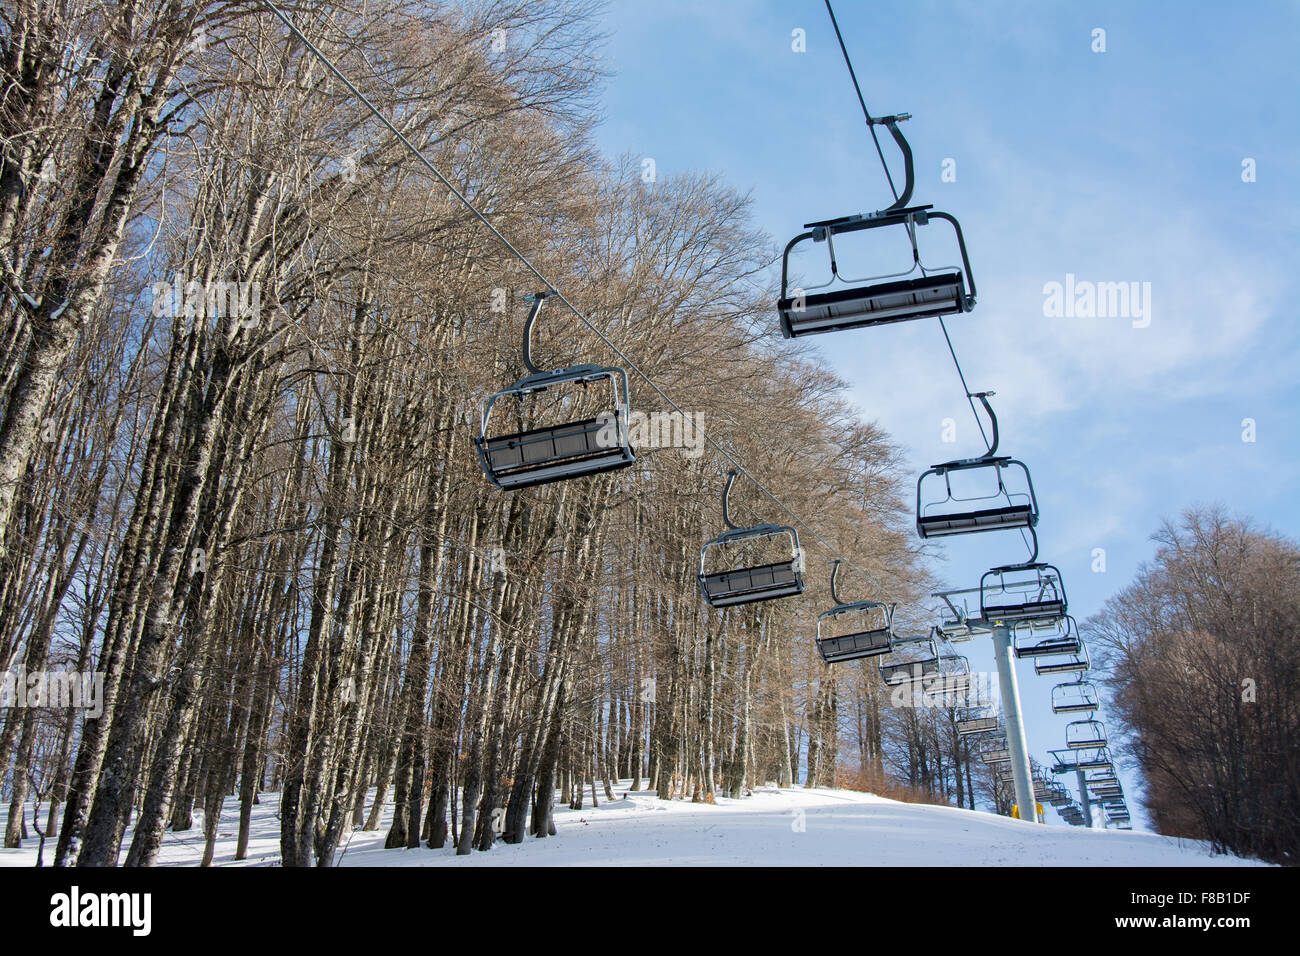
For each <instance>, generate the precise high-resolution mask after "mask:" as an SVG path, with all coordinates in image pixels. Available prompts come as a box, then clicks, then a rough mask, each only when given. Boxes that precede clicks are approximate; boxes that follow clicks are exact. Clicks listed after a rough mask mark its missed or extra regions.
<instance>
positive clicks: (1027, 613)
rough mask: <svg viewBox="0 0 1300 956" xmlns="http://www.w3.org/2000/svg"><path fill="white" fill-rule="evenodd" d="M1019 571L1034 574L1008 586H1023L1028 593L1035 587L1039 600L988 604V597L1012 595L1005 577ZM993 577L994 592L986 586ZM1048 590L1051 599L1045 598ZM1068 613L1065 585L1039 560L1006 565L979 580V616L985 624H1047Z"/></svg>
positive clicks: (1059, 573) (1057, 572)
mask: <svg viewBox="0 0 1300 956" xmlns="http://www.w3.org/2000/svg"><path fill="white" fill-rule="evenodd" d="M1021 571H1032V572H1034V580H1033V581H1014V582H1011V583H1010V587H1011V588H1015V587H1023V588H1024V589H1025V590H1026V591H1027V592H1030V591H1032V590H1033V589H1034V587H1037V588H1038V598H1037V599H1035V600H1030V601H1020V602H1019V603H1015V604H991V603H990V602H989V597H990V595H991V594H997V593H1001V594H1007V593H1014V591H1009V585H1008V582H1007V575H1008V574H1015V573H1017V572H1021ZM994 578H996V579H997V581H998V582H999V585H1000V587H998V588H997V589H994V588H991V587H990V585H989V581H990V580H991V579H994ZM1048 591H1051V592H1053V593H1052V596H1051V597H1050V598H1049V597H1047V596H1046V592H1048ZM1068 610H1069V604H1068V603H1067V600H1066V595H1065V584H1064V583H1063V582H1062V581H1061V572H1060V571H1059V570H1058V569H1057V568H1056V567H1055V566H1053V565H1051V564H1044V563H1042V562H1040V561H1032V562H1027V563H1024V564H1007V565H1003V566H1002V567H997V568H993V569H992V570H989V571H985V572H984V574H983V575H982V576H981V577H980V616H981V617H982V618H984V619H985V620H986V621H1003V622H1005V623H1008V624H1013V623H1015V622H1018V621H1035V620H1037V621H1047V620H1053V619H1056V618H1062V617H1065V615H1066V612H1067V611H1068Z"/></svg>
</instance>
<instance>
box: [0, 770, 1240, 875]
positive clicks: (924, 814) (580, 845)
mask: <svg viewBox="0 0 1300 956" xmlns="http://www.w3.org/2000/svg"><path fill="white" fill-rule="evenodd" d="M598 793H599V796H600V805H599V807H595V808H593V807H592V806H591V804H590V791H588V794H587V801H586V805H585V806H584V808H583V809H582V810H570V809H568V808H567V807H566V806H563V805H560V806H557V808H556V813H555V817H556V820H555V823H556V829H557V831H558V832H557V835H556V836H554V837H548V838H546V839H544V840H537V839H534V838H532V837H529V838H528V839H527V840H526V841H525V842H524V843H523V844H521V845H518V846H509V845H506V844H504V843H500V842H498V843H497V844H496V846H494V847H493V848H492V849H491V850H490V851H488V852H487V853H481V852H479V851H478V850H475V851H473V852H472V853H471V854H470V855H469V856H463V857H458V856H456V855H455V851H454V850H452V849H442V850H430V849H428V848H426V847H420V848H419V849H414V850H405V849H399V850H385V849H384V836H385V833H386V832H387V828H388V821H389V820H390V819H391V816H392V806H391V803H390V805H389V806H388V808H387V811H386V813H385V814H384V822H383V825H382V826H381V827H380V828H379V829H378V830H374V831H371V832H364V831H360V830H358V831H355V832H354V833H352V834H351V839H350V841H348V840H347V838H346V837H345V844H344V847H340V849H341V850H342V851H343V855H342V860H341V865H342V866H787V865H792V866H793V865H797V866H809V865H813V866H817V865H821V866H951V865H969V866H1120V867H1131V866H1197V867H1199V866H1243V865H1245V866H1250V865H1259V864H1258V863H1256V862H1255V861H1250V860H1242V859H1239V858H1237V857H1232V856H1214V855H1211V853H1210V850H1209V847H1208V845H1207V844H1205V843H1201V842H1198V841H1192V840H1178V839H1175V838H1172V837H1163V836H1159V835H1156V834H1152V833H1143V832H1139V831H1120V830H1109V831H1105V830H1084V829H1082V828H1075V827H1067V826H1063V825H1051V824H1048V825H1043V824H1032V823H1023V822H1021V821H1019V820H1012V819H1009V818H1006V817H998V816H994V815H993V814H990V813H983V812H979V811H973V810H958V809H955V808H952V807H933V806H924V805H919V804H909V803H899V802H897V801H894V800H888V799H885V798H883V797H877V796H873V795H871V794H866V793H857V792H854V791H848V790H831V789H824V788H817V789H803V788H787V789H778V788H776V787H768V788H762V789H758V790H756V791H755V792H754V793H753V795H752V796H749V797H746V798H744V799H738V800H728V799H723V798H720V799H719V800H718V802H717V804H716V805H709V804H701V803H689V802H686V801H664V800H660V799H658V798H657V797H656V796H655V795H654V794H653V793H645V792H637V793H630V792H628V790H627V782H626V781H624V782H623V784H622V785H621V786H620V787H618V788H617V789H616V790H615V794H616V796H617V798H618V799H615V800H614V801H612V802H607V801H606V800H605V798H604V793H603V791H598ZM261 800H262V802H261V804H260V805H259V806H257V807H254V808H253V820H252V828H251V839H250V842H249V855H248V859H247V860H244V861H242V862H238V863H237V862H235V860H234V854H235V843H236V838H237V835H238V829H239V827H238V820H239V805H238V802H237V801H236V800H235V799H234V798H230V799H228V800H227V801H226V805H225V808H224V810H223V812H222V818H221V826H220V830H219V837H218V840H217V847H216V857H215V861H214V865H216V866H277V865H279V839H280V838H279V821H278V819H277V811H278V802H279V801H278V795H277V794H263V795H262V797H261ZM29 818H30V809H29ZM201 820H202V816H201V812H200V811H198V810H197V809H196V811H195V826H194V828H193V829H192V830H190V831H188V832H186V833H171V832H169V833H168V834H167V837H166V841H165V843H164V845H163V850H162V853H161V856H160V860H159V862H160V863H161V864H162V865H171V866H186V865H190V866H193V865H196V864H197V863H198V862H199V860H200V859H201V858H202V855H203V830H202V826H201ZM36 842H37V841H36V840H34V839H33V840H29V841H27V843H26V845H25V846H24V847H23V848H22V849H18V850H3V849H0V866H32V865H33V864H34V863H35V860H36ZM129 842H130V831H128V833H127V838H126V841H125V842H124V843H123V847H124V849H123V858H125V847H126V846H127V845H129ZM52 854H53V844H52V841H51V842H50V843H48V844H47V845H46V862H47V863H48V861H49V858H50V857H51V856H52Z"/></svg>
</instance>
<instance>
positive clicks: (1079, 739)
mask: <svg viewBox="0 0 1300 956" xmlns="http://www.w3.org/2000/svg"><path fill="white" fill-rule="evenodd" d="M1065 745H1066V746H1067V747H1069V748H1070V749H1071V750H1092V749H1094V748H1096V747H1105V746H1106V726H1105V724H1103V723H1102V722H1101V721H1100V720H1091V719H1085V720H1073V721H1071V722H1070V723H1069V724H1067V725H1066V727H1065Z"/></svg>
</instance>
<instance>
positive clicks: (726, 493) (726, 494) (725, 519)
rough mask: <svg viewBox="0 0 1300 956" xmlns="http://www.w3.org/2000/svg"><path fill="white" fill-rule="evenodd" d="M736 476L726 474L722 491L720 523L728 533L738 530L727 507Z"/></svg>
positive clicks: (733, 471) (734, 473)
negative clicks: (725, 527)
mask: <svg viewBox="0 0 1300 956" xmlns="http://www.w3.org/2000/svg"><path fill="white" fill-rule="evenodd" d="M738 474H739V472H738V471H737V470H736V469H734V468H733V469H731V471H729V472H727V486H726V487H725V488H723V489H722V523H723V524H725V525H726V526H727V530H729V531H739V530H740V529H739V528H737V527H736V525H735V524H734V523H733V522H732V520H731V509H730V507H729V501H730V499H731V486H732V485H733V484H735V483H736V475H738ZM837 563H838V562H837Z"/></svg>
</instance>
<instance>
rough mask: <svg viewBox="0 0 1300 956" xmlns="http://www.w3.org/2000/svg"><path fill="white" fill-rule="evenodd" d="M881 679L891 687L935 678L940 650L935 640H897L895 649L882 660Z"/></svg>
mask: <svg viewBox="0 0 1300 956" xmlns="http://www.w3.org/2000/svg"><path fill="white" fill-rule="evenodd" d="M879 668H880V679H881V680H883V681H884V682H885V683H886V684H888V685H889V686H890V687H897V686H899V685H901V684H908V683H913V682H915V681H921V680H925V679H927V678H931V677H934V676H935V675H936V674H938V673H939V648H938V645H937V644H935V642H934V638H933V637H930V636H927V635H916V636H913V637H910V638H902V639H899V638H896V639H895V648H894V650H893V651H891V652H890V653H889V654H888V655H886V656H884V657H882V658H881V659H880V665H879Z"/></svg>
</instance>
